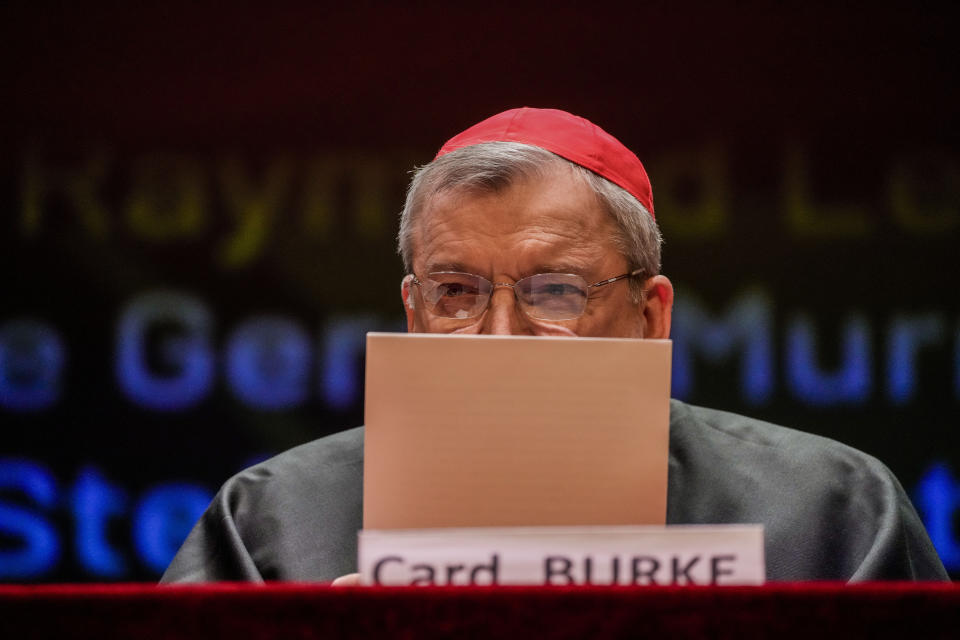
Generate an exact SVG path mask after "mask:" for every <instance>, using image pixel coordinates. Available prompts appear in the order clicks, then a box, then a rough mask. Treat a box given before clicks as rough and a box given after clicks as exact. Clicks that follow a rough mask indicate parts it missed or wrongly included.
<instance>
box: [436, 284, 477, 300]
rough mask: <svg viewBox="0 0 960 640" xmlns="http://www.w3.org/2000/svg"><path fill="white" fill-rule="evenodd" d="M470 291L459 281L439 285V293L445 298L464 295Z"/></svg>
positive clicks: (470, 291)
mask: <svg viewBox="0 0 960 640" xmlns="http://www.w3.org/2000/svg"><path fill="white" fill-rule="evenodd" d="M470 293H474V292H473V291H472V290H471V289H470V288H468V287H467V286H466V285H465V284H461V283H459V282H454V283H450V284H445V285H442V286H441V287H440V295H442V296H444V297H447V298H456V297H457V296H465V295H467V294H470Z"/></svg>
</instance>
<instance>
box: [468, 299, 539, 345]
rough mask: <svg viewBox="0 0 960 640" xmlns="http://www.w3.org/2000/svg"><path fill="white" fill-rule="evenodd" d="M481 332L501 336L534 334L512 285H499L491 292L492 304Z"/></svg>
mask: <svg viewBox="0 0 960 640" xmlns="http://www.w3.org/2000/svg"><path fill="white" fill-rule="evenodd" d="M480 333H484V334H489V335H500V336H510V335H514V336H516V335H532V334H533V331H532V330H531V328H530V326H529V323H528V322H526V318H525V316H524V314H523V311H521V310H520V305H518V304H517V297H516V296H515V295H514V293H513V289H512V288H511V287H497V288H496V289H494V290H493V293H492V294H490V306H489V307H488V308H487V312H486V313H485V314H484V318H483V327H482V328H481V330H480Z"/></svg>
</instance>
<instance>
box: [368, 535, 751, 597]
mask: <svg viewBox="0 0 960 640" xmlns="http://www.w3.org/2000/svg"><path fill="white" fill-rule="evenodd" d="M359 536H360V540H359V569H360V575H361V581H362V582H363V584H368V585H473V584H476V585H491V584H513V585H711V584H717V585H757V584H763V581H764V577H765V564H764V555H763V527H762V526H761V525H673V526H665V527H660V526H617V527H610V526H604V527H511V528H474V529H416V530H413V529H405V530H404V529H401V530H389V531H386V530H379V531H377V530H363V531H361V532H360V534H359Z"/></svg>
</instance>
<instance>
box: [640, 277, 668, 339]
mask: <svg viewBox="0 0 960 640" xmlns="http://www.w3.org/2000/svg"><path fill="white" fill-rule="evenodd" d="M672 316H673V284H672V283H671V282H670V280H669V278H667V277H666V276H653V277H652V278H650V279H649V280H647V281H646V283H644V295H643V318H644V331H643V337H644V338H651V339H660V340H665V339H667V338H669V337H670V321H671V318H672Z"/></svg>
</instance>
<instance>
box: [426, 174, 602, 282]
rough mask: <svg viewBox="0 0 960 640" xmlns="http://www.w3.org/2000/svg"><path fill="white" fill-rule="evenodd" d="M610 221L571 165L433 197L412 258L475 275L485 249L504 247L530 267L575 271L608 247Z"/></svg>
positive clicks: (440, 268)
mask: <svg viewBox="0 0 960 640" xmlns="http://www.w3.org/2000/svg"><path fill="white" fill-rule="evenodd" d="M563 164H564V165H566V163H563ZM609 218H610V217H609V214H607V213H606V210H605V209H604V208H603V207H602V206H601V205H600V202H599V200H598V199H597V197H596V194H595V192H594V191H593V189H592V188H591V187H590V186H589V184H588V183H587V181H586V180H585V179H584V178H583V177H582V176H581V175H578V174H577V173H576V172H575V171H574V170H573V168H572V167H570V165H566V168H565V169H564V168H561V170H558V171H553V172H549V173H547V174H545V175H542V176H537V177H528V178H526V179H524V180H522V181H519V182H516V183H513V184H512V185H511V186H509V187H507V188H504V189H500V190H497V191H495V192H479V193H478V192H474V191H470V190H466V191H454V192H445V193H439V194H436V195H435V196H434V197H433V198H431V199H430V200H429V202H428V203H427V204H426V206H424V207H423V211H422V214H421V216H419V217H418V220H417V225H416V231H415V233H414V238H413V247H412V249H413V259H414V261H415V262H417V263H418V268H421V269H422V268H425V267H426V268H429V269H430V270H432V271H470V270H475V269H477V268H480V266H482V265H479V264H478V263H481V262H483V261H484V260H486V259H487V257H488V256H485V255H481V254H483V253H484V252H488V253H489V252H490V251H498V250H503V251H508V252H511V253H513V254H518V253H522V254H523V255H522V256H521V255H512V256H511V257H512V258H515V259H517V260H518V261H522V262H523V263H524V265H525V266H524V269H525V270H529V269H536V270H537V272H565V273H569V272H578V271H580V270H581V269H582V263H583V262H584V261H589V260H590V259H595V258H596V257H597V256H596V254H597V252H598V250H599V249H600V246H601V245H603V247H604V248H607V247H606V245H608V244H609V243H608V242H607V240H608V238H609V237H610V236H611V226H610V225H612V220H610V219H609ZM521 258H522V260H521ZM534 265H535V266H534Z"/></svg>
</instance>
